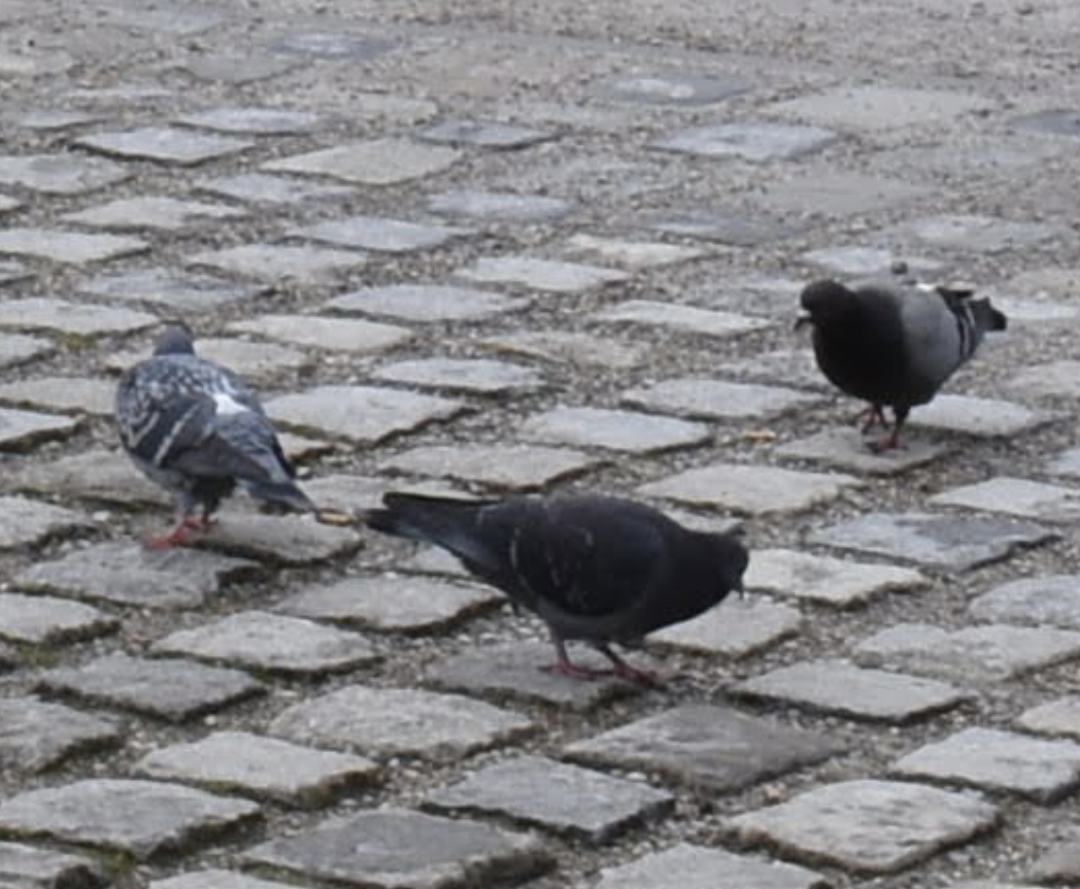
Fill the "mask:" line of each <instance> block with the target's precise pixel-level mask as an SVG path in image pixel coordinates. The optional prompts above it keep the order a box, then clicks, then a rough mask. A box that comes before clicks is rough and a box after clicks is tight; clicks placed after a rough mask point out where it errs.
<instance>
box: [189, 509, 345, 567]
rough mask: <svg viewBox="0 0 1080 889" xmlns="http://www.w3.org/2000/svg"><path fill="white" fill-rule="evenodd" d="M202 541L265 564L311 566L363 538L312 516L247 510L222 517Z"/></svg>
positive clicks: (214, 547) (335, 554)
mask: <svg viewBox="0 0 1080 889" xmlns="http://www.w3.org/2000/svg"><path fill="white" fill-rule="evenodd" d="M199 543H200V545H205V546H207V547H209V548H211V549H221V550H224V551H225V552H228V553H232V554H235V555H239V556H248V557H250V558H252V559H255V560H257V561H260V562H264V563H265V562H271V563H278V564H283V565H308V564H311V563H315V562H321V561H324V560H326V559H332V558H335V557H337V556H343V555H348V554H349V553H352V552H355V551H356V550H358V549H359V548H360V546H361V544H362V541H361V539H360V537H359V535H358V534H357V533H356V532H355V531H354V530H352V529H351V528H339V527H335V526H333V525H327V524H322V523H320V522H316V521H314V520H313V519H312V518H311V517H309V516H297V515H264V514H262V513H256V512H246V511H245V512H225V513H224V514H222V515H221V516H219V517H218V520H217V521H216V522H214V524H213V525H211V526H210V528H209V530H207V531H206V533H204V534H203V535H202V536H200V537H199Z"/></svg>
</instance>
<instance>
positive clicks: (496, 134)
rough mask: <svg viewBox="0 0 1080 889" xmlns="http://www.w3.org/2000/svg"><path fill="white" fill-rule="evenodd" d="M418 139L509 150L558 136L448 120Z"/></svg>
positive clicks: (423, 131) (420, 133) (495, 124)
mask: <svg viewBox="0 0 1080 889" xmlns="http://www.w3.org/2000/svg"><path fill="white" fill-rule="evenodd" d="M416 137H417V138H418V139H422V140H423V141H425V142H440V143H445V144H448V145H475V146H477V147H478V148H491V149H501V150H510V149H517V148H527V147H529V146H530V145H536V144H538V143H540V142H547V141H549V140H551V139H554V138H556V134H555V133H554V132H551V131H549V130H537V129H533V128H531V127H523V126H517V125H515V124H507V123H501V122H495V121H483V120H469V119H464V118H448V119H445V120H440V121H438V122H437V123H433V124H430V125H429V126H426V127H424V128H423V129H421V130H419V131H417V133H416Z"/></svg>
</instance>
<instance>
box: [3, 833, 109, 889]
mask: <svg viewBox="0 0 1080 889" xmlns="http://www.w3.org/2000/svg"><path fill="white" fill-rule="evenodd" d="M0 880H3V881H5V883H8V884H9V885H11V886H12V887H14V889H97V887H98V886H103V885H105V884H106V877H105V869H104V868H103V867H102V866H101V864H100V862H98V861H95V860H94V859H93V858H90V857H88V856H83V855H70V854H68V853H66V852H54V851H52V850H51V849H41V848H39V847H37V846H29V845H24V844H23V843H5V842H0Z"/></svg>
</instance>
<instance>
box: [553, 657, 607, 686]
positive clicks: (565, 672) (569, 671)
mask: <svg viewBox="0 0 1080 889" xmlns="http://www.w3.org/2000/svg"><path fill="white" fill-rule="evenodd" d="M540 669H541V670H543V671H544V672H545V673H555V674H556V675H559V676H566V677H569V678H570V679H583V680H585V681H586V682H593V681H595V680H597V679H600V678H601V677H602V676H608V675H610V672H609V671H608V670H593V669H590V668H589V667H579V666H578V665H577V664H575V663H572V662H571V661H568V660H558V661H556V662H555V663H553V664H547V665H546V666H543V667H541V668H540Z"/></svg>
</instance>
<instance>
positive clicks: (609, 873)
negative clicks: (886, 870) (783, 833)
mask: <svg viewBox="0 0 1080 889" xmlns="http://www.w3.org/2000/svg"><path fill="white" fill-rule="evenodd" d="M589 885H592V886H593V889H625V887H627V886H635V887H640V889H664V887H667V886H671V885H678V886H680V887H682V889H747V887H751V886H752V887H753V889H823V887H824V886H825V885H826V882H825V879H824V877H822V876H821V875H819V874H817V873H815V872H814V871H812V870H808V869H806V868H804V867H799V866H798V865H795V864H786V863H784V862H780V861H773V860H770V859H766V858H761V857H758V856H754V855H735V854H733V853H731V852H727V851H725V850H724V849H715V848H712V847H706V846H695V845H692V844H690V843H678V844H677V845H675V846H672V847H671V848H669V849H665V850H663V851H661V852H650V853H648V854H647V855H643V856H642V857H640V858H636V859H634V860H633V861H631V862H629V863H627V864H621V865H618V866H616V867H605V868H604V869H603V870H602V871H600V879H599V881H597V882H596V883H595V884H589Z"/></svg>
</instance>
